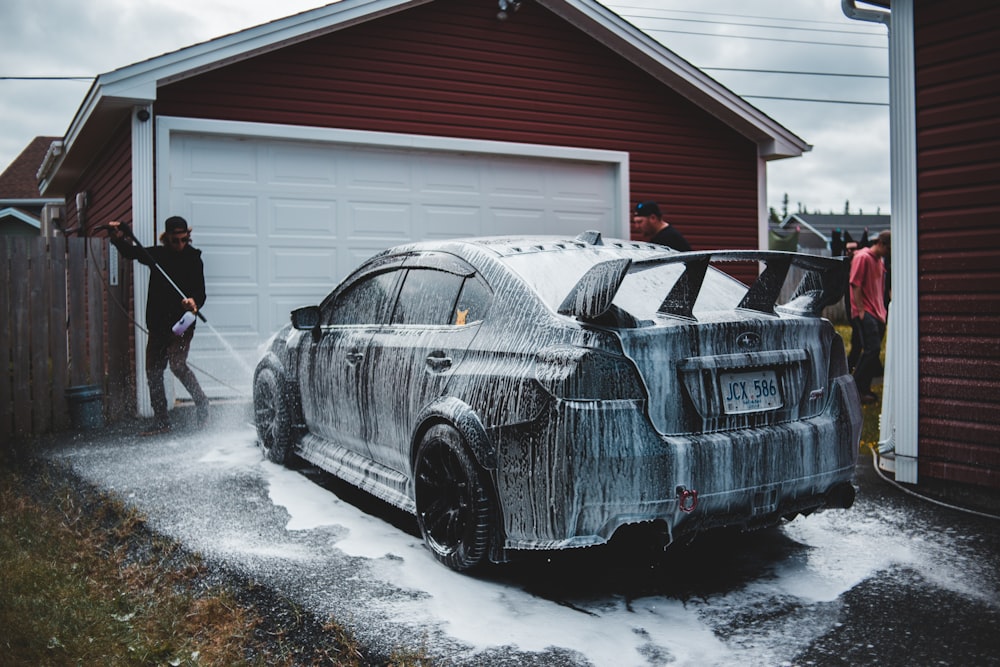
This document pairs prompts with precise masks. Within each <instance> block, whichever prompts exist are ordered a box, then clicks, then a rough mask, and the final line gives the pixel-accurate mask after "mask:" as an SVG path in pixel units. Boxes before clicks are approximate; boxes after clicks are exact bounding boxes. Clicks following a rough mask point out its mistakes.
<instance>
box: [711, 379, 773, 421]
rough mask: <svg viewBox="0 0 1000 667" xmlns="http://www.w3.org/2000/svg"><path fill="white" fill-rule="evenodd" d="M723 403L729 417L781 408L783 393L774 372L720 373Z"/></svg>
mask: <svg viewBox="0 0 1000 667" xmlns="http://www.w3.org/2000/svg"><path fill="white" fill-rule="evenodd" d="M719 381H720V383H721V384H722V403H723V409H724V410H725V412H726V414H727V415H738V414H742V413H746V412H763V411H764V410H774V409H775V408H780V407H781V405H782V403H781V392H780V391H779V390H778V377H777V375H776V374H775V372H774V371H765V370H761V371H751V372H748V373H720V374H719Z"/></svg>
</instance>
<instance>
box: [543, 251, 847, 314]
mask: <svg viewBox="0 0 1000 667" xmlns="http://www.w3.org/2000/svg"><path fill="white" fill-rule="evenodd" d="M718 262H763V263H764V265H765V268H764V270H763V271H762V272H761V273H760V275H759V276H758V277H757V280H755V281H754V283H753V284H752V285H750V288H749V289H748V290H747V292H746V294H745V295H744V296H743V300H742V301H740V303H739V305H738V306H737V308H740V309H743V310H751V311H755V312H759V313H764V314H767V315H774V314H776V311H775V308H776V307H777V308H778V309H780V310H781V312H787V313H791V314H795V315H808V316H813V317H818V316H819V315H820V314H821V313H822V311H823V308H825V307H826V306H829V305H832V304H834V303H836V302H837V301H839V300H840V299H841V298H842V297H843V295H844V290H845V289H846V287H847V276H848V271H849V266H850V265H849V264H848V263H847V262H846V261H845V260H844V259H842V258H839V257H822V256H818V255H806V254H801V253H795V252H780V251H775V250H766V251H765V250H709V251H704V252H671V253H669V254H666V253H665V254H663V255H658V256H656V257H651V258H649V259H644V260H640V261H637V262H633V261H632V260H630V259H613V260H609V261H606V262H601V263H600V264H595V265H594V266H593V267H591V268H590V270H588V271H587V272H586V273H585V274H584V275H583V277H582V278H580V280H579V281H578V282H577V284H576V285H574V286H573V289H571V290H570V292H569V294H567V295H566V298H565V299H564V300H563V303H562V305H561V306H560V307H559V313H560V314H562V315H569V316H573V317H577V318H579V319H581V320H585V321H595V320H598V319H600V318H601V317H602V316H604V315H605V314H607V313H608V311H609V310H611V308H612V301H614V298H615V295H616V294H617V293H618V290H619V288H621V285H622V281H624V280H625V276H627V275H628V274H629V272H630V271H637V270H638V271H641V270H643V269H647V268H651V267H653V266H659V265H662V264H683V265H684V273H683V274H681V277H680V278H679V279H678V280H677V282H676V283H674V286H673V287H672V288H671V290H670V293H669V294H668V295H667V296H666V298H665V299H664V300H663V302H662V303H661V304H660V307H659V308H658V309H657V312H658V313H660V314H661V315H672V316H674V317H683V318H686V319H694V315H693V312H692V311H693V309H694V303H695V301H696V300H697V299H698V293H699V292H700V291H701V286H702V283H703V282H704V280H705V274H706V273H707V271H708V265H709V264H712V263H718ZM793 266H794V267H796V268H799V269H802V270H803V271H804V272H805V274H804V275H803V276H802V279H801V280H800V281H799V284H798V286H797V287H796V289H795V291H794V292H793V294H792V296H791V298H790V299H789V300H788V302H786V303H785V304H782V305H778V303H777V301H778V297H779V295H780V293H781V288H782V287H783V286H784V284H785V280H786V279H787V277H788V272H789V270H790V269H791V268H792V267H793Z"/></svg>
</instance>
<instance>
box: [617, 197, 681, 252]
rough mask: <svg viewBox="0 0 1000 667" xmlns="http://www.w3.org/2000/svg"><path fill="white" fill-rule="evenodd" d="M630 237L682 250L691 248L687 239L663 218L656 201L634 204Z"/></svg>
mask: <svg viewBox="0 0 1000 667" xmlns="http://www.w3.org/2000/svg"><path fill="white" fill-rule="evenodd" d="M630 229H631V232H632V237H633V238H636V239H638V240H641V241H648V242H649V243H657V244H659V245H665V246H668V247H670V248H673V249H674V250H681V251H684V252H687V251H690V250H691V244H689V243H688V242H687V239H685V238H684V236H683V235H682V234H681V233H680V232H679V231H677V230H676V229H675V228H674V227H672V226H671V225H670V223H669V222H667V221H666V220H664V219H663V215H662V214H661V213H660V207H659V206H658V205H657V203H656V202H653V201H645V202H640V203H638V204H636V205H635V213H633V214H632V224H631V226H630Z"/></svg>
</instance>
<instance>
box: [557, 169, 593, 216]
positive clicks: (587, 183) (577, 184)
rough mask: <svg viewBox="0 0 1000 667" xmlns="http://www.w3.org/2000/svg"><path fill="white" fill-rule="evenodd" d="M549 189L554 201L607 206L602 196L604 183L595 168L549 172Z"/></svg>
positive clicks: (588, 205) (587, 205) (589, 205)
mask: <svg viewBox="0 0 1000 667" xmlns="http://www.w3.org/2000/svg"><path fill="white" fill-rule="evenodd" d="M547 178H548V191H549V194H550V197H551V198H552V200H553V201H556V202H559V203H576V204H580V205H582V206H586V207H593V206H598V207H602V206H606V205H607V201H606V200H605V199H604V198H603V197H602V192H603V191H604V189H605V188H604V185H603V183H602V180H603V179H602V177H601V174H600V173H599V172H595V171H594V170H593V169H582V168H579V169H572V170H567V171H565V172H564V171H558V172H557V171H553V172H550V173H548V174H547Z"/></svg>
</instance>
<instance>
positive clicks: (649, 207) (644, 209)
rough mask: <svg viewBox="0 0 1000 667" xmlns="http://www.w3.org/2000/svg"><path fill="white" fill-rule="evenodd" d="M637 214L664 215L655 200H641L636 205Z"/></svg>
mask: <svg viewBox="0 0 1000 667" xmlns="http://www.w3.org/2000/svg"><path fill="white" fill-rule="evenodd" d="M635 214H636V215H641V216H643V217H645V216H647V215H662V214H661V213H660V207H659V206H657V204H656V202H655V201H644V202H639V203H638V204H636V205H635Z"/></svg>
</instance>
